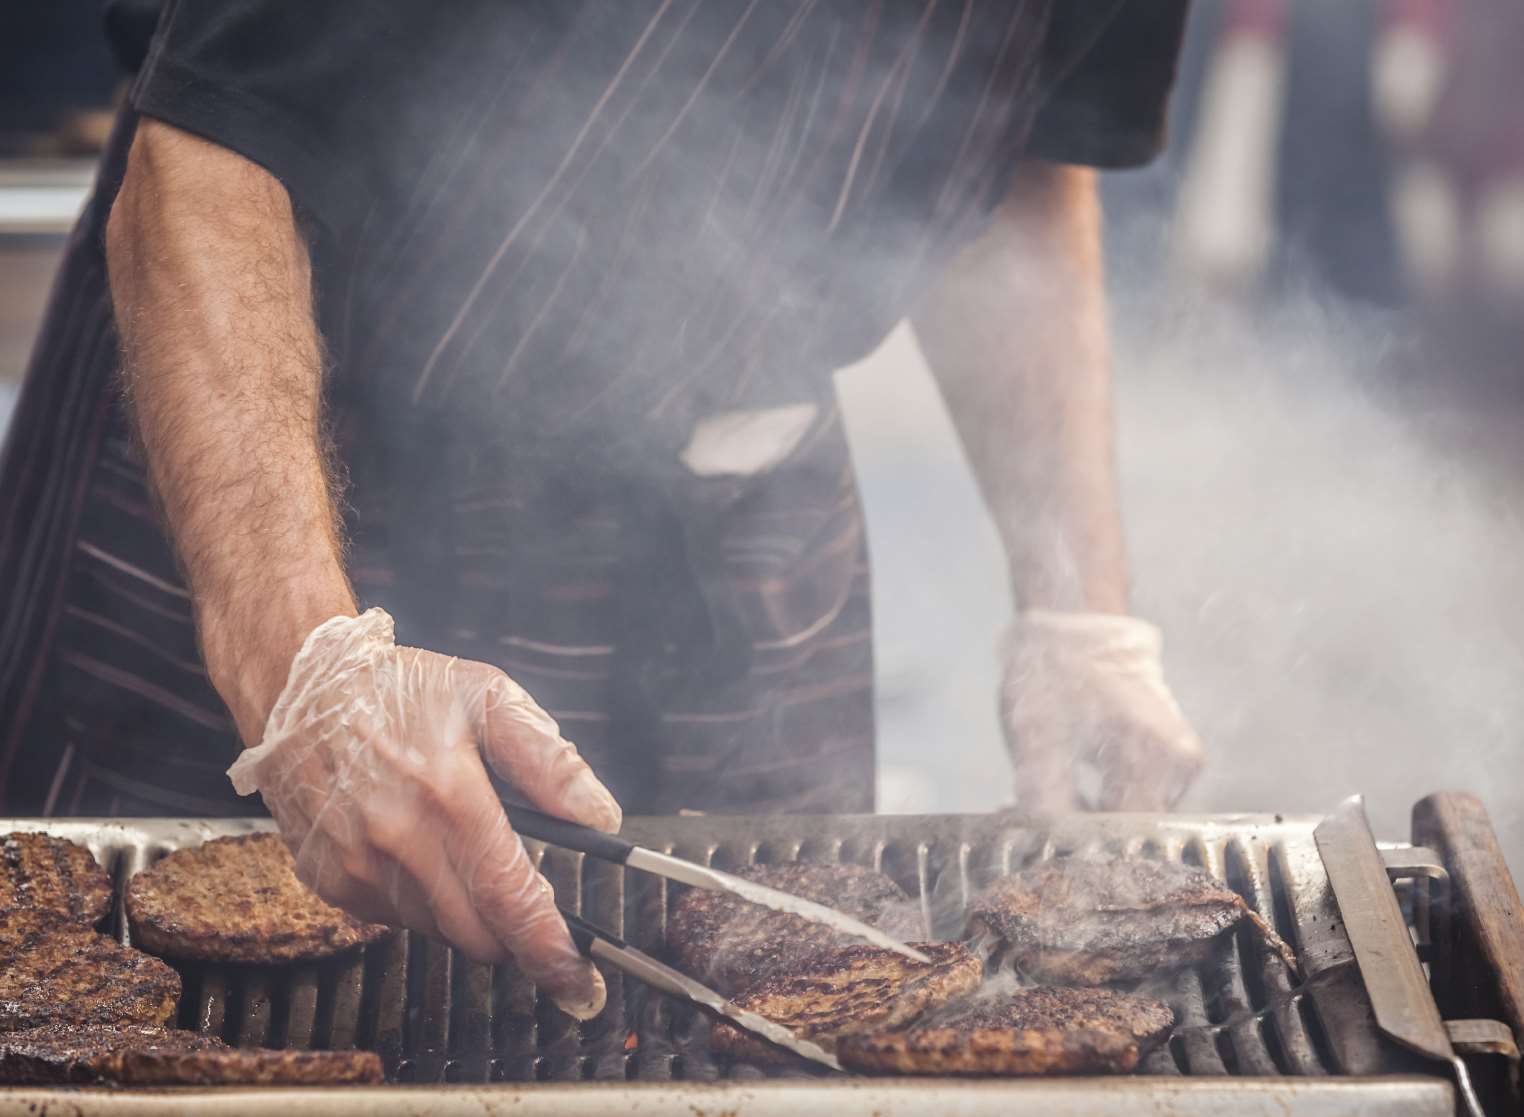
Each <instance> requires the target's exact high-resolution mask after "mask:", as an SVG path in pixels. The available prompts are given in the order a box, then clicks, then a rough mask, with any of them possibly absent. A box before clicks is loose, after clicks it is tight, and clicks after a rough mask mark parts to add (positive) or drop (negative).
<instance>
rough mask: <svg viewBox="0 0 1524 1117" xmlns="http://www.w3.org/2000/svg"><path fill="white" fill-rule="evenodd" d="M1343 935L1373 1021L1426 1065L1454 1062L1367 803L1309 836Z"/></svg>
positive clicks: (1345, 807) (1345, 809)
mask: <svg viewBox="0 0 1524 1117" xmlns="http://www.w3.org/2000/svg"><path fill="white" fill-rule="evenodd" d="M1313 839H1314V841H1316V843H1317V847H1318V853H1319V855H1320V856H1321V857H1322V858H1323V867H1324V868H1325V869H1326V870H1327V872H1328V883H1329V885H1330V886H1331V887H1332V888H1333V894H1334V900H1335V901H1336V902H1337V903H1338V905H1339V916H1340V918H1341V920H1342V921H1343V923H1344V932H1345V934H1346V935H1348V936H1349V943H1350V946H1351V947H1353V948H1354V952H1355V961H1356V963H1357V964H1358V965H1359V967H1360V976H1361V978H1362V979H1364V981H1365V987H1366V990H1367V991H1368V992H1369V993H1370V998H1371V1007H1372V1009H1374V1011H1375V1014H1376V1023H1377V1025H1378V1026H1379V1027H1380V1028H1381V1030H1382V1031H1383V1032H1385V1033H1386V1034H1387V1035H1389V1036H1391V1037H1392V1038H1393V1039H1395V1040H1396V1041H1397V1042H1399V1043H1401V1044H1402V1045H1403V1046H1405V1047H1407V1048H1408V1049H1409V1050H1412V1051H1415V1052H1417V1053H1418V1054H1420V1055H1424V1056H1427V1057H1428V1058H1430V1059H1435V1060H1439V1061H1441V1062H1448V1061H1449V1060H1451V1059H1453V1058H1454V1057H1455V1052H1454V1051H1453V1050H1452V1049H1451V1047H1450V1038H1449V1036H1448V1035H1446V1034H1445V1025H1444V1021H1443V1020H1442V1019H1441V1018H1440V1015H1439V1006H1438V1005H1436V1004H1435V1003H1434V995H1433V993H1432V992H1431V991H1430V989H1429V981H1428V978H1427V976H1425V974H1424V972H1423V967H1422V966H1421V965H1420V964H1419V961H1418V952H1417V950H1415V949H1414V946H1413V940H1412V938H1411V937H1410V935H1409V933H1408V925H1407V921H1406V920H1405V919H1404V918H1403V915H1402V910H1401V908H1399V907H1398V905H1397V896H1396V893H1394V892H1393V891H1392V885H1391V882H1390V880H1389V879H1388V876H1387V870H1386V865H1385V864H1384V863H1383V861H1382V860H1381V853H1380V851H1379V850H1378V849H1377V848H1376V839H1375V837H1374V836H1373V835H1372V834H1371V830H1370V823H1369V822H1368V821H1367V819H1366V817H1365V804H1364V802H1363V801H1362V800H1361V799H1360V797H1359V796H1355V797H1353V798H1351V799H1346V800H1345V801H1344V802H1343V803H1341V804H1339V806H1338V808H1337V809H1336V810H1334V811H1333V812H1332V813H1331V814H1329V815H1328V817H1327V818H1325V819H1324V820H1323V821H1322V822H1320V823H1318V826H1317V829H1316V830H1314V831H1313Z"/></svg>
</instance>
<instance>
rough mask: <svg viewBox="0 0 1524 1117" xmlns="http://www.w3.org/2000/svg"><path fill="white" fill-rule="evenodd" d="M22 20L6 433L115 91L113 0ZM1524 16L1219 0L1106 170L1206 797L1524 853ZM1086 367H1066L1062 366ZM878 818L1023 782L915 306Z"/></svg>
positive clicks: (1145, 529)
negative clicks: (1123, 162) (1135, 148)
mask: <svg viewBox="0 0 1524 1117" xmlns="http://www.w3.org/2000/svg"><path fill="white" fill-rule="evenodd" d="M9 22H10V25H11V31H12V33H11V34H10V35H9V36H8V37H7V38H6V39H5V40H4V41H3V42H0V427H3V425H4V424H5V423H6V422H7V421H8V419H9V414H10V405H11V402H12V401H13V399H14V397H15V392H16V388H17V385H18V383H19V380H20V378H21V376H22V374H23V371H24V369H25V365H26V360H27V354H28V351H29V349H30V346H31V343H32V337H33V333H34V332H35V329H36V326H37V322H38V321H39V319H40V317H41V315H42V312H43V308H44V305H45V301H46V298H47V292H48V287H49V283H50V280H51V276H52V272H53V270H54V268H55V266H56V263H57V260H58V257H59V254H60V252H61V250H62V246H63V241H64V237H65V236H66V234H67V231H68V229H69V227H70V225H71V223H72V218H73V215H74V213H75V212H76V211H77V210H78V208H79V205H80V203H81V201H82V200H83V198H84V195H85V192H86V191H87V190H88V187H89V181H90V176H91V172H92V167H93V156H94V152H95V151H96V150H98V148H99V145H100V143H101V142H102V140H103V138H104V134H105V129H106V127H107V126H108V125H109V121H110V111H111V105H112V103H113V101H114V100H115V99H116V98H117V97H119V96H120V95H121V88H120V86H121V78H120V76H119V74H118V73H117V71H116V69H115V64H114V62H113V60H112V58H111V57H110V55H109V53H108V52H107V50H106V47H105V45H104V44H105V40H104V36H103V35H102V33H101V29H100V12H99V3H98V0H49V2H47V3H42V4H24V5H19V6H17V10H16V11H15V12H13V13H11V14H10V16H9ZM1520 43H1524V7H1521V6H1520V5H1518V4H1517V2H1516V0H1340V2H1339V3H1337V4H1331V3H1327V2H1326V0H1196V4H1195V8H1194V11H1193V15H1192V21H1191V26H1190V32H1189V46H1188V51H1187V55H1186V58H1185V62H1184V65H1183V68H1182V72H1181V75H1180V84H1179V87H1178V92H1177V97H1176V101H1175V113H1174V125H1173V133H1172V142H1171V148H1170V151H1169V153H1168V155H1167V156H1166V157H1165V158H1164V159H1162V160H1161V161H1160V162H1159V163H1157V164H1156V165H1154V166H1153V167H1150V168H1149V169H1147V170H1145V171H1140V172H1129V173H1124V174H1114V175H1108V176H1106V177H1105V181H1104V186H1103V189H1104V195H1105V201H1106V206H1107V224H1108V230H1107V235H1108V244H1107V249H1108V269H1109V284H1110V288H1111V295H1112V315H1113V339H1114V348H1115V363H1116V375H1117V390H1118V396H1119V399H1118V407H1119V426H1120V435H1119V438H1120V444H1119V453H1120V462H1121V472H1122V480H1123V488H1124V497H1125V503H1124V511H1125V515H1126V517H1127V522H1128V529H1129V539H1130V547H1131V553H1132V559H1133V572H1134V586H1135V608H1136V610H1137V612H1138V613H1139V614H1140V615H1142V616H1145V617H1147V618H1149V619H1151V620H1154V621H1156V622H1158V623H1159V624H1161V625H1162V626H1163V628H1164V630H1165V635H1166V661H1167V667H1168V670H1169V674H1170V677H1171V681H1172V683H1173V685H1174V688H1175V690H1176V693H1177V695H1178V696H1179V698H1180V700H1181V702H1182V704H1183V705H1184V706H1185V707H1186V710H1187V712H1188V713H1189V714H1190V715H1191V717H1192V719H1193V720H1194V722H1195V724H1196V726H1197V728H1198V729H1199V731H1200V732H1201V734H1202V736H1203V738H1204V739H1205V741H1206V742H1207V745H1208V748H1209V750H1210V764H1209V767H1208V769H1207V771H1206V773H1205V774H1204V776H1203V778H1202V779H1201V781H1200V782H1199V783H1198V784H1197V786H1196V787H1195V789H1194V790H1193V791H1192V793H1191V795H1190V797H1189V799H1188V800H1187V803H1186V804H1185V805H1186V807H1187V808H1194V809H1202V810H1214V811H1218V810H1285V811H1314V812H1315V811H1321V810H1323V809H1326V808H1327V807H1329V806H1330V805H1332V804H1333V803H1334V802H1335V801H1336V800H1337V799H1339V798H1341V797H1343V796H1344V795H1347V794H1351V793H1354V792H1363V793H1364V794H1365V795H1366V796H1367V798H1368V802H1369V805H1370V808H1371V813H1372V816H1373V818H1374V820H1375V822H1376V825H1377V829H1378V831H1379V836H1382V837H1388V838H1393V839H1396V838H1404V837H1406V834H1407V812H1408V809H1409V807H1410V806H1411V804H1412V802H1413V801H1414V800H1415V799H1417V798H1418V797H1420V796H1421V795H1423V794H1425V793H1426V792H1429V791H1432V790H1437V789H1441V788H1464V789H1469V790H1473V791H1476V792H1478V793H1480V794H1481V795H1482V796H1483V798H1484V799H1485V801H1486V802H1487V805H1488V807H1489V808H1490V810H1491V812H1492V815H1493V821H1494V823H1495V824H1496V826H1497V828H1498V830H1499V833H1500V836H1501V837H1502V839H1503V841H1504V843H1505V846H1506V848H1507V850H1508V853H1509V856H1510V858H1511V859H1512V866H1513V869H1514V872H1515V874H1516V875H1524V778H1521V777H1524V573H1521V568H1524V561H1521V560H1524V547H1521V545H1520V544H1521V542H1524V526H1521V525H1524V118H1521V117H1520V116H1519V114H1518V112H1517V110H1516V106H1518V105H1519V104H1521V103H1524V100H1521V98H1524V68H1521V67H1519V66H1518V64H1517V49H1516V48H1517V46H1518V44H1520ZM1059 371H1061V370H1059ZM839 384H840V391H841V394H842V396H843V399H844V401H845V404H846V409H847V414H848V417H849V423H850V427H851V433H852V439H853V446H854V452H855V453H856V455H857V457H858V459H859V464H860V469H861V474H862V481H863V487H864V490H865V496H866V500H867V505H868V512H869V519H870V530H871V540H872V550H873V561H874V564H875V591H874V592H875V606H876V609H877V612H878V633H877V645H876V651H877V656H878V674H879V683H880V686H879V709H880V739H881V745H880V755H881V772H880V788H879V793H880V795H879V797H880V805H881V808H882V809H883V810H887V811H955V810H975V811H977V810H987V809H990V808H993V807H997V806H1000V805H1002V804H1004V803H1005V802H1007V801H1008V800H1009V798H1010V786H1009V784H1010V781H1009V776H1008V774H1007V768H1006V761H1005V757H1004V749H1003V746H1002V744H1001V741H1000V736H999V730H998V728H997V725H996V720H995V711H994V694H995V685H996V674H997V668H996V659H995V655H994V649H995V647H996V643H997V639H998V636H999V632H1000V629H1001V626H1002V625H1003V624H1004V622H1005V620H1006V619H1007V618H1008V617H1009V614H1010V609H1011V603H1010V601H1009V598H1008V595H1007V591H1006V587H1005V579H1004V576H1003V572H1002V569H1001V568H1002V561H1001V558H1000V553H999V547H998V544H997V542H996V539H995V535H994V531H993V528H992V527H991V525H990V524H989V522H988V518H987V517H986V515H985V513H984V511H983V509H982V508H981V506H980V504H979V500H978V496H977V494H976V493H975V491H974V487H973V482H972V480H971V477H970V475H969V473H968V469H967V466H966V464H965V462H964V461H963V458H962V455H961V451H960V450H959V448H958V446H957V442H956V440H955V438H954V436H953V434H952V430H951V427H950V424H949V422H948V420H947V417H946V415H945V412H944V411H943V409H942V407H941V403H940V401H939V399H938V397H937V394H936V389H935V387H934V386H933V384H932V382H931V380H930V378H929V376H928V374H927V372H926V370H925V367H924V364H923V362H922V361H921V358H920V355H919V353H918V351H917V348H916V344H915V339H914V337H913V336H912V335H911V333H910V331H909V330H908V328H905V327H901V329H900V330H898V331H897V332H896V333H895V334H894V335H893V336H891V337H890V339H889V340H888V341H887V342H886V343H885V344H884V346H883V347H882V348H881V350H880V351H879V352H878V353H876V354H875V355H874V356H873V357H872V358H870V359H869V360H867V361H865V362H863V363H862V364H860V365H857V366H854V367H853V368H850V369H846V370H843V371H842V373H841V375H840V378H839Z"/></svg>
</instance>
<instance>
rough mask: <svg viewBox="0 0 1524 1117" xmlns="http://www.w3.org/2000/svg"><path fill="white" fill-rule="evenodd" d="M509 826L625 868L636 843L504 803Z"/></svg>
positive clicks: (524, 834)
mask: <svg viewBox="0 0 1524 1117" xmlns="http://www.w3.org/2000/svg"><path fill="white" fill-rule="evenodd" d="M504 806H505V807H506V808H507V810H508V822H509V824H510V825H511V826H512V827H513V828H514V829H515V830H517V831H518V832H519V833H520V834H522V835H523V836H524V837H526V838H538V839H539V840H540V841H542V842H549V843H550V844H551V845H556V846H560V847H561V848H562V849H573V850H576V851H577V852H578V853H586V854H588V855H589V856H591V857H596V858H598V859H599V860H600V861H612V862H614V864H616V865H623V864H624V863H625V862H626V861H628V860H629V858H630V854H631V853H633V852H634V850H635V843H634V842H632V841H630V840H629V839H628V838H621V837H620V836H619V835H618V834H605V833H604V832H603V831H602V830H594V829H593V828H592V827H591V826H583V825H582V824H581V823H579V822H568V821H566V819H564V818H556V817H554V816H553V815H548V814H543V813H542V812H540V811H537V810H533V809H531V808H529V807H521V806H519V805H518V804H517V803H505V804H504Z"/></svg>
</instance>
